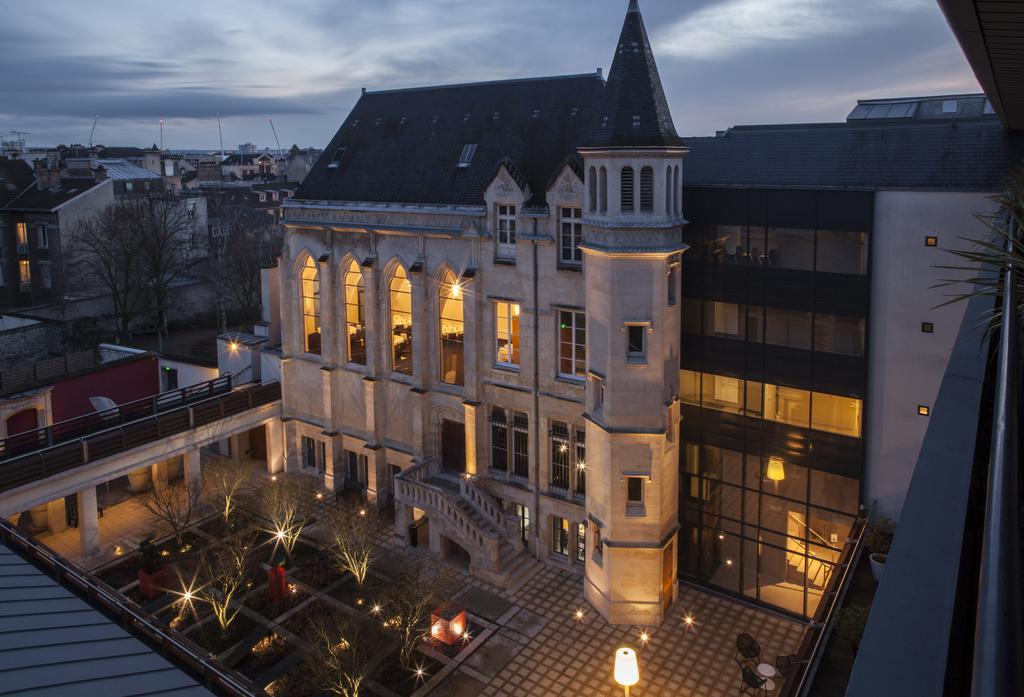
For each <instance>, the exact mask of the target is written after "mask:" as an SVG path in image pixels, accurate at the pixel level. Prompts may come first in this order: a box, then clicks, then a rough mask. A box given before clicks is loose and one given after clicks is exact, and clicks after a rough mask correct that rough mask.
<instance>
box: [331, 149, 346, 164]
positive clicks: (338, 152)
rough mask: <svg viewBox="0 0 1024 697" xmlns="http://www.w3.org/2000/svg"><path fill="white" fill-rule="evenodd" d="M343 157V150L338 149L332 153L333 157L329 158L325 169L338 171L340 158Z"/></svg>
mask: <svg viewBox="0 0 1024 697" xmlns="http://www.w3.org/2000/svg"><path fill="white" fill-rule="evenodd" d="M344 156H345V148H338V149H337V150H335V151H334V157H332V158H331V161H330V163H329V164H328V165H327V169H338V168H339V167H341V158H342V157H344Z"/></svg>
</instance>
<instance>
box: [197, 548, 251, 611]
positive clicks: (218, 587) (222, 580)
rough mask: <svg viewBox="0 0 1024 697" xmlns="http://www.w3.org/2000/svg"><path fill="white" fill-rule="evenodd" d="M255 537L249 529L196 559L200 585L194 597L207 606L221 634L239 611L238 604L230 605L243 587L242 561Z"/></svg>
mask: <svg viewBox="0 0 1024 697" xmlns="http://www.w3.org/2000/svg"><path fill="white" fill-rule="evenodd" d="M258 534H259V533H258V532H257V531H256V530H254V529H252V528H250V529H247V530H244V531H240V532H235V533H232V534H230V535H228V536H227V537H226V538H225V539H224V541H223V542H221V543H220V544H219V545H217V546H216V547H213V548H212V549H206V550H204V551H203V554H202V556H201V557H200V561H199V574H200V577H201V579H202V585H200V586H199V588H198V589H197V590H196V591H195V595H196V597H197V598H198V599H199V600H200V601H202V602H205V603H206V604H208V605H209V606H210V609H211V610H212V611H213V616H214V617H216V618H217V624H218V625H219V626H220V628H221V630H222V631H226V630H227V628H228V627H229V626H231V623H232V622H234V621H235V618H236V617H237V616H238V613H239V612H240V611H241V609H242V608H241V603H235V602H234V601H235V599H236V598H237V597H238V596H239V594H240V593H241V591H243V590H244V589H245V587H246V578H245V576H246V574H245V572H246V557H247V556H248V554H249V550H251V549H252V547H253V545H254V544H255V543H256V538H257V536H258Z"/></svg>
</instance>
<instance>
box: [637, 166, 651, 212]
mask: <svg viewBox="0 0 1024 697" xmlns="http://www.w3.org/2000/svg"><path fill="white" fill-rule="evenodd" d="M640 212H641V213H653V212H654V170H653V169H651V168H650V167H644V168H643V169H641V170H640Z"/></svg>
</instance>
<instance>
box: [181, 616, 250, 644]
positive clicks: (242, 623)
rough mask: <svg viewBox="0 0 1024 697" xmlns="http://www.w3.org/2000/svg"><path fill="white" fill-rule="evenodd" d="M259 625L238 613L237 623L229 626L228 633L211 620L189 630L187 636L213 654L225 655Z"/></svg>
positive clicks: (214, 620)
mask: <svg viewBox="0 0 1024 697" xmlns="http://www.w3.org/2000/svg"><path fill="white" fill-rule="evenodd" d="M257 624H259V623H258V622H257V621H256V620H254V619H252V618H251V617H249V616H248V615H246V614H245V613H241V612H240V613H238V616H237V617H235V621H234V622H232V623H231V624H230V625H228V628H227V631H221V629H220V625H218V624H217V620H216V619H214V618H210V619H209V620H207V621H206V622H204V623H203V624H201V625H199V626H198V627H196V628H194V629H191V630H189V632H188V633H187V634H186V636H187V637H188V638H189V639H191V640H192V641H194V642H195V643H197V644H199V645H200V646H202V647H203V648H204V649H206V650H207V651H209V652H210V653H213V654H219V653H223V652H224V651H225V650H227V649H229V648H231V647H232V646H234V645H235V644H237V643H238V642H239V641H241V640H242V639H244V638H245V635H246V634H248V633H249V632H251V631H252V630H253V629H255V628H256V626H257Z"/></svg>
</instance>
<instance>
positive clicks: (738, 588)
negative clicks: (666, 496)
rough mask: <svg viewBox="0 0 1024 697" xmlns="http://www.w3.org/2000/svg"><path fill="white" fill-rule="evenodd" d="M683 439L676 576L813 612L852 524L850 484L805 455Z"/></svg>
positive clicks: (854, 492)
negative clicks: (809, 461)
mask: <svg viewBox="0 0 1024 697" xmlns="http://www.w3.org/2000/svg"><path fill="white" fill-rule="evenodd" d="M683 445H684V464H683V470H684V477H683V481H682V482H680V486H681V488H682V491H683V497H682V499H683V511H682V513H683V521H684V525H683V530H682V532H681V535H682V539H683V542H684V550H683V559H684V563H685V568H684V572H685V573H686V574H687V575H690V576H693V577H696V578H698V579H699V580H701V581H702V582H704V583H708V584H710V585H712V586H716V587H718V588H721V589H723V590H727V591H729V592H731V593H735V594H738V595H744V596H746V597H749V598H751V599H754V600H758V601H761V602H764V603H767V604H770V605H774V606H776V607H780V608H782V609H784V610H787V611H788V612H791V613H793V614H796V615H801V616H803V617H806V618H812V617H814V614H815V612H816V611H817V610H818V606H819V605H820V603H821V601H822V599H823V597H824V593H825V590H826V588H827V587H828V584H829V581H830V580H831V579H832V576H833V574H835V573H836V569H837V567H836V564H837V562H838V560H839V557H840V554H841V553H842V550H843V547H844V545H845V544H846V542H847V540H848V538H849V535H850V530H851V528H852V526H853V523H854V518H855V516H856V513H857V507H858V482H857V481H856V480H855V479H851V478H848V477H843V476H840V475H837V474H832V473H830V472H824V471H820V470H818V469H814V468H810V467H808V466H807V462H806V457H807V456H796V455H788V454H783V453H778V454H777V453H771V452H751V450H752V449H751V448H749V447H748V452H739V451H736V450H730V449H726V448H721V447H716V446H709V445H698V444H696V443H684V444H683ZM800 459H804V460H805V461H804V462H799V460H800Z"/></svg>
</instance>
